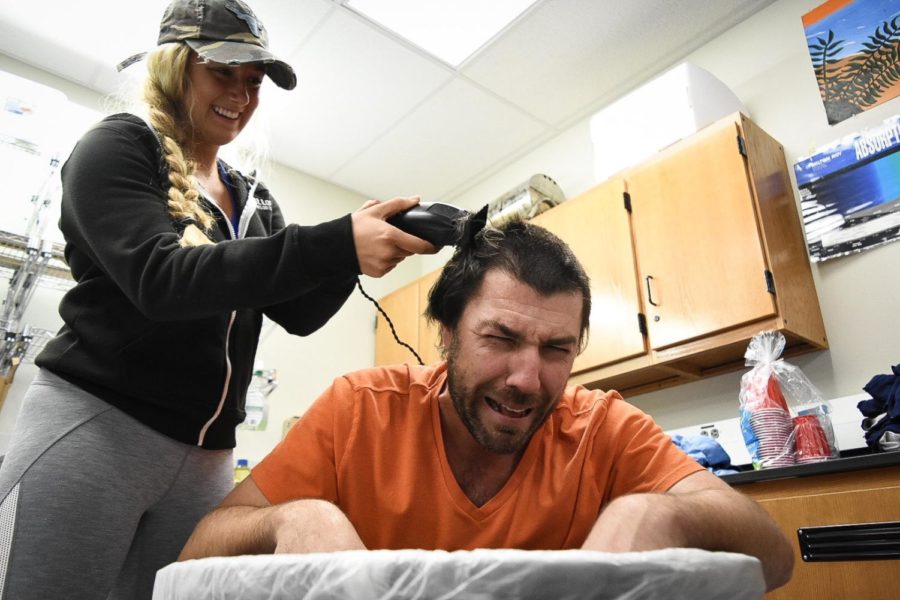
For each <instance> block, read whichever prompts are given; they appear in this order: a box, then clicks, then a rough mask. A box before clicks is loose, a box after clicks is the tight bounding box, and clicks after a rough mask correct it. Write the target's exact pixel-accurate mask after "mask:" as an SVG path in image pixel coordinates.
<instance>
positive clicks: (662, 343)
mask: <svg viewBox="0 0 900 600" xmlns="http://www.w3.org/2000/svg"><path fill="white" fill-rule="evenodd" d="M739 135H740V132H739V130H738V127H737V124H735V123H725V124H724V125H723V126H720V127H713V128H712V129H711V130H706V131H704V132H703V133H701V134H699V135H697V136H695V137H694V138H692V139H691V140H690V141H689V142H687V143H684V144H682V145H681V146H680V147H679V148H678V149H677V151H675V152H669V153H666V154H665V155H663V156H661V157H660V158H658V159H657V160H653V161H650V162H649V163H646V164H644V165H641V166H639V167H637V168H636V169H634V170H632V171H630V172H629V173H628V174H627V182H628V194H629V196H630V198H631V206H632V211H631V213H632V214H631V220H632V225H633V227H634V239H635V251H636V252H635V253H636V263H637V265H638V277H639V280H640V282H641V285H642V287H643V293H644V301H645V304H644V308H645V310H646V314H647V319H648V321H649V325H648V327H647V330H648V337H649V342H650V347H651V348H653V349H661V348H667V347H670V346H673V345H675V344H679V343H683V342H686V341H690V340H692V339H695V338H699V337H702V336H706V335H709V334H712V333H716V332H718V331H722V330H725V329H729V328H732V327H735V326H738V325H741V324H744V323H750V322H753V321H756V320H760V319H766V318H769V317H772V316H773V315H775V314H776V307H775V298H774V295H773V294H772V293H770V292H769V290H768V289H767V287H766V272H767V271H768V269H769V267H768V264H767V260H766V256H765V252H764V248H763V242H762V239H761V238H760V235H759V229H758V227H757V219H756V211H755V208H754V195H753V186H752V184H751V183H750V180H749V176H748V168H747V164H746V160H745V157H744V156H743V155H742V154H741V152H740V151H739V146H738V142H737V140H738V136H739Z"/></svg>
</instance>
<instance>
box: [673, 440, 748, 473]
mask: <svg viewBox="0 0 900 600" xmlns="http://www.w3.org/2000/svg"><path fill="white" fill-rule="evenodd" d="M672 442H673V443H674V444H675V445H676V446H678V447H679V448H681V450H682V451H683V452H684V453H685V454H687V455H688V456H690V457H691V458H693V459H694V460H696V461H697V462H698V463H700V464H701V465H703V466H704V467H706V468H707V470H709V471H711V472H712V473H713V474H714V475H731V474H733V473H737V472H738V471H737V469H735V468H734V465H732V464H731V457H730V456H728V453H727V452H725V448H723V447H722V446H721V444H719V442H717V441H716V440H714V439H712V438H711V437H709V436H706V435H680V434H677V433H676V434H675V435H673V436H672Z"/></svg>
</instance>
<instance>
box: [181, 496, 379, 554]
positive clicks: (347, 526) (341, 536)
mask: <svg viewBox="0 0 900 600" xmlns="http://www.w3.org/2000/svg"><path fill="white" fill-rule="evenodd" d="M364 549H365V546H364V545H363V543H362V540H360V538H359V535H358V534H357V532H356V529H355V528H354V527H353V525H352V524H351V523H350V521H349V520H348V519H347V517H346V516H345V515H344V513H342V512H341V510H340V509H339V508H338V507H337V506H335V505H334V504H332V503H330V502H327V501H325V500H318V499H313V498H308V499H302V500H294V501H292V502H287V503H284V504H278V505H276V506H264V507H260V506H240V505H236V506H226V507H222V508H217V509H216V510H214V511H213V512H211V513H209V514H208V515H206V516H205V517H204V518H203V519H202V520H201V521H200V523H199V524H198V525H197V527H196V529H194V533H193V534H192V535H191V537H190V539H189V540H188V541H187V544H185V546H184V549H183V550H182V551H181V556H179V557H178V560H188V559H191V558H204V557H207V556H237V555H241V554H272V553H279V552H283V553H288V552H290V553H295V554H300V553H307V552H336V551H338V550H364Z"/></svg>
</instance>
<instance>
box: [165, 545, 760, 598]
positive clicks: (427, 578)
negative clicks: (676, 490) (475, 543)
mask: <svg viewBox="0 0 900 600" xmlns="http://www.w3.org/2000/svg"><path fill="white" fill-rule="evenodd" d="M764 592H765V583H764V581H763V576H762V568H761V566H760V563H759V561H758V560H757V559H756V558H753V557H750V556H745V555H743V554H732V553H727V552H707V551H704V550H696V549H687V548H677V549H667V550H656V551H653V552H631V553H625V554H607V553H602V552H589V551H584V550H564V551H525V550H472V551H456V552H444V551H440V550H438V551H424V550H376V551H350V552H336V553H330V554H306V555H303V554H288V555H276V556H270V555H266V556H237V557H228V558H204V559H202V560H191V561H186V562H181V563H174V564H171V565H169V566H167V567H165V568H164V569H161V570H160V571H159V572H158V573H157V575H156V586H155V588H154V590H153V600H228V599H234V600H286V599H291V600H299V599H304V600H306V599H317V600H325V599H329V600H330V599H334V600H338V599H341V600H344V599H353V600H356V599H376V598H405V599H419V598H423V599H424V598H428V599H450V598H466V599H472V598H478V599H487V598H534V599H535V600H538V599H540V600H546V599H551V598H552V599H557V598H559V599H569V598H571V599H576V598H577V599H582V598H596V599H602V600H607V599H613V598H616V599H626V598H627V599H629V600H637V599H641V598H647V599H658V598H667V599H678V598H684V599H686V600H687V599H690V600H695V599H707V598H727V599H728V600H750V599H754V600H756V599H759V598H762V596H763V594H764Z"/></svg>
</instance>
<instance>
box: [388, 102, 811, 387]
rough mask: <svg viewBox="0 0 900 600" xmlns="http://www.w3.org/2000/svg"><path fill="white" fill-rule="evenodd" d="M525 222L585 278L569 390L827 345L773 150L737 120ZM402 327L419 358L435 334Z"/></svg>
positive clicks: (410, 311)
mask: <svg viewBox="0 0 900 600" xmlns="http://www.w3.org/2000/svg"><path fill="white" fill-rule="evenodd" d="M534 222H535V223H537V224H539V225H541V226H543V227H546V228H547V229H549V230H551V231H553V232H555V233H556V234H557V235H559V236H560V237H561V238H562V239H563V240H565V241H566V242H568V243H569V245H570V246H571V247H572V249H573V251H574V252H575V254H576V255H577V256H578V258H579V259H580V260H581V262H582V263H583V265H584V266H585V269H586V271H587V273H588V275H589V276H590V278H591V294H592V304H593V307H592V310H591V315H590V337H589V342H588V345H587V347H586V349H585V351H584V353H583V354H582V355H580V356H579V357H578V359H577V360H576V362H575V365H574V367H573V375H572V378H571V382H572V383H580V384H584V385H587V386H589V387H595V388H602V389H616V390H619V391H620V392H622V393H623V394H625V395H634V394H638V393H641V392H645V391H652V390H656V389H660V388H664V387H668V386H671V385H677V384H680V383H685V382H688V381H693V380H696V379H700V378H703V377H707V376H712V375H718V374H720V373H724V372H727V371H733V370H738V369H742V368H743V367H744V352H745V351H746V349H747V344H748V343H749V341H750V339H751V338H752V337H753V336H754V335H755V334H757V333H759V332H760V331H763V330H767V329H775V330H779V331H781V332H782V333H783V334H784V336H785V338H786V341H787V348H786V350H785V352H784V356H786V357H787V356H791V355H794V354H798V353H801V352H808V351H811V350H816V349H822V348H826V347H827V344H828V342H827V339H826V337H825V327H824V324H823V322H822V315H821V310H820V308H819V301H818V298H817V296H816V290H815V285H814V282H813V277H812V270H811V268H810V264H809V259H808V256H807V253H806V244H805V240H804V237H803V231H802V227H801V221H800V216H799V214H798V210H797V205H796V202H795V198H794V193H793V189H792V187H791V180H790V176H789V173H788V166H787V163H786V161H785V157H784V149H783V148H782V147H781V145H780V144H778V142H776V141H775V140H774V139H772V138H771V137H770V136H769V135H768V134H766V133H765V132H764V131H762V129H760V128H759V127H758V126H757V125H756V124H754V123H753V122H752V121H750V120H749V119H748V118H747V117H745V116H744V115H741V114H735V115H732V116H730V117H727V118H725V119H722V120H720V121H718V122H716V123H714V124H712V125H710V126H708V127H706V128H704V129H703V130H701V131H700V132H698V133H696V134H694V135H693V136H691V137H689V138H687V139H684V140H682V141H680V142H678V143H676V144H673V145H672V146H670V147H668V148H666V149H665V150H663V151H662V152H659V153H658V154H657V155H656V156H654V157H653V158H651V159H650V160H647V161H646V162H644V163H642V164H640V165H637V166H635V167H633V168H631V169H628V170H626V171H623V172H622V173H620V174H618V175H617V176H615V177H613V178H611V179H609V180H607V181H605V182H603V183H601V184H600V185H598V186H596V187H595V188H593V189H591V190H589V191H587V192H585V193H584V194H581V195H579V196H577V197H574V198H571V199H569V200H567V201H566V202H563V203H562V204H560V205H559V206H556V207H554V208H553V209H551V210H549V211H547V212H544V213H542V214H540V215H538V216H537V217H535V219H534ZM435 276H436V273H435V274H432V275H431V276H429V277H431V278H432V279H430V280H429V279H428V278H423V279H422V280H420V281H419V282H415V283H414V284H411V287H416V286H419V287H418V288H417V291H410V290H407V289H405V288H404V290H399V291H398V292H397V294H398V295H403V294H407V295H409V296H410V297H412V296H413V295H415V294H417V293H418V294H419V299H418V301H417V303H416V302H415V301H414V300H408V302H409V303H411V304H410V306H413V308H407V309H405V311H404V312H403V313H402V314H403V315H404V318H410V319H413V320H414V318H412V317H411V315H419V314H421V312H422V311H423V310H424V308H425V300H424V298H425V296H424V294H426V293H427V288H428V287H430V281H433V277H435ZM408 287H409V286H408ZM389 313H390V314H391V315H392V318H394V314H398V315H399V314H400V312H399V311H393V312H391V311H389ZM408 326H409V327H411V328H413V329H418V332H417V333H412V334H410V335H411V337H412V338H415V339H416V342H415V344H416V347H417V348H420V349H422V350H424V351H426V352H428V351H429V350H428V348H429V342H430V341H431V340H433V339H435V338H436V332H434V331H428V330H427V328H425V325H424V323H418V324H417V323H412V322H411V323H410V324H409V325H408ZM381 337H382V338H383V337H384V336H381ZM379 339H381V338H379ZM394 345H396V343H394ZM401 354H402V352H401ZM394 356H396V354H395V355H394ZM429 357H433V358H434V359H436V358H437V354H430V355H429ZM382 360H385V359H384V358H382V357H379V361H382ZM400 360H409V358H408V357H407V356H402V358H401V359H400ZM387 362H390V360H389V359H388V360H387Z"/></svg>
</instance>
